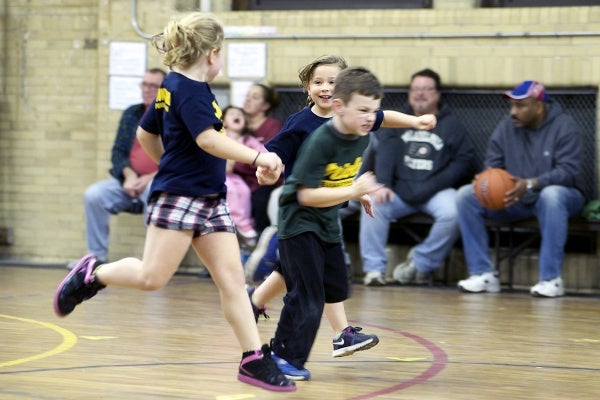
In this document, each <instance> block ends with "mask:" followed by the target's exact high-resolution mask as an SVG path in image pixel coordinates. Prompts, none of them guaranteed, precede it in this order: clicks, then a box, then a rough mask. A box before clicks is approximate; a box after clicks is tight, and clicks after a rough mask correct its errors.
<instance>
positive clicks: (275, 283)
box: [252, 271, 348, 335]
mask: <svg viewBox="0 0 600 400" xmlns="http://www.w3.org/2000/svg"><path fill="white" fill-rule="evenodd" d="M282 293H285V281H284V279H283V275H281V274H280V273H279V272H277V271H273V272H272V273H271V274H270V275H269V276H268V277H267V279H265V280H264V281H263V283H261V284H260V285H259V286H257V287H256V289H255V290H254V293H253V294H252V302H253V303H254V304H255V305H256V306H258V307H263V306H265V305H266V304H267V303H268V302H269V301H271V300H272V299H273V298H275V297H276V296H278V295H280V294H282ZM323 311H324V313H325V316H326V317H327V319H328V320H329V324H330V325H331V328H332V329H333V332H334V333H335V334H336V335H337V334H339V333H340V332H342V331H343V330H344V329H346V327H347V326H348V319H347V318H346V309H345V308H344V303H343V302H340V303H325V308H324V310H323Z"/></svg>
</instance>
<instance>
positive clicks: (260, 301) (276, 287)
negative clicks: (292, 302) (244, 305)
mask: <svg viewBox="0 0 600 400" xmlns="http://www.w3.org/2000/svg"><path fill="white" fill-rule="evenodd" d="M283 293H285V280H284V279H283V275H281V274H280V273H279V272H277V271H273V272H272V273H271V274H270V275H269V276H268V277H267V279H265V280H264V281H263V282H262V283H261V284H260V285H258V286H257V287H256V289H255V290H254V294H253V295H252V301H253V302H254V304H255V305H257V306H259V307H262V306H264V305H265V304H267V303H268V302H269V301H271V300H273V298H275V297H276V296H278V295H281V294H283Z"/></svg>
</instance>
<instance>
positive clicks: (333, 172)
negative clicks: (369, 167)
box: [321, 157, 362, 187]
mask: <svg viewBox="0 0 600 400" xmlns="http://www.w3.org/2000/svg"><path fill="white" fill-rule="evenodd" d="M361 162H362V157H356V160H354V162H353V163H346V164H344V165H339V164H337V163H330V164H327V166H325V176H324V177H323V180H322V181H321V186H322V187H344V186H350V185H352V181H353V180H354V177H355V176H356V174H357V173H358V169H359V168H360V164H361Z"/></svg>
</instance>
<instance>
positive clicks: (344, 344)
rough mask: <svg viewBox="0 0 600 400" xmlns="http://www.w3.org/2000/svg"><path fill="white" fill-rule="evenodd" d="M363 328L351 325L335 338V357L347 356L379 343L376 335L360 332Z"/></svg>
mask: <svg viewBox="0 0 600 400" xmlns="http://www.w3.org/2000/svg"><path fill="white" fill-rule="evenodd" d="M361 330H362V328H361V327H358V326H349V327H347V328H346V329H344V331H343V332H342V334H341V335H340V337H339V338H337V339H333V353H332V354H331V355H332V356H333V357H345V356H349V355H352V354H354V352H355V351H362V350H368V349H370V348H371V347H374V346H376V345H377V343H379V338H378V337H377V336H375V335H366V334H364V333H360V331H361Z"/></svg>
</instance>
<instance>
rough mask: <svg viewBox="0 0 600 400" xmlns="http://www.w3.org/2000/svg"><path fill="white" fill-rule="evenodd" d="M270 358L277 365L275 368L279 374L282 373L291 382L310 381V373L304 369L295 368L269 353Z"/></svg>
mask: <svg viewBox="0 0 600 400" xmlns="http://www.w3.org/2000/svg"><path fill="white" fill-rule="evenodd" d="M271 357H272V358H273V360H274V361H275V362H276V363H277V366H278V367H279V369H280V370H281V372H283V374H284V375H285V377H286V378H288V379H291V380H293V381H307V380H309V379H310V371H309V370H307V369H306V368H302V369H299V368H296V367H294V366H293V365H292V364H290V363H289V362H287V361H286V360H285V359H283V358H281V357H279V356H278V355H277V354H275V353H273V352H271Z"/></svg>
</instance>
